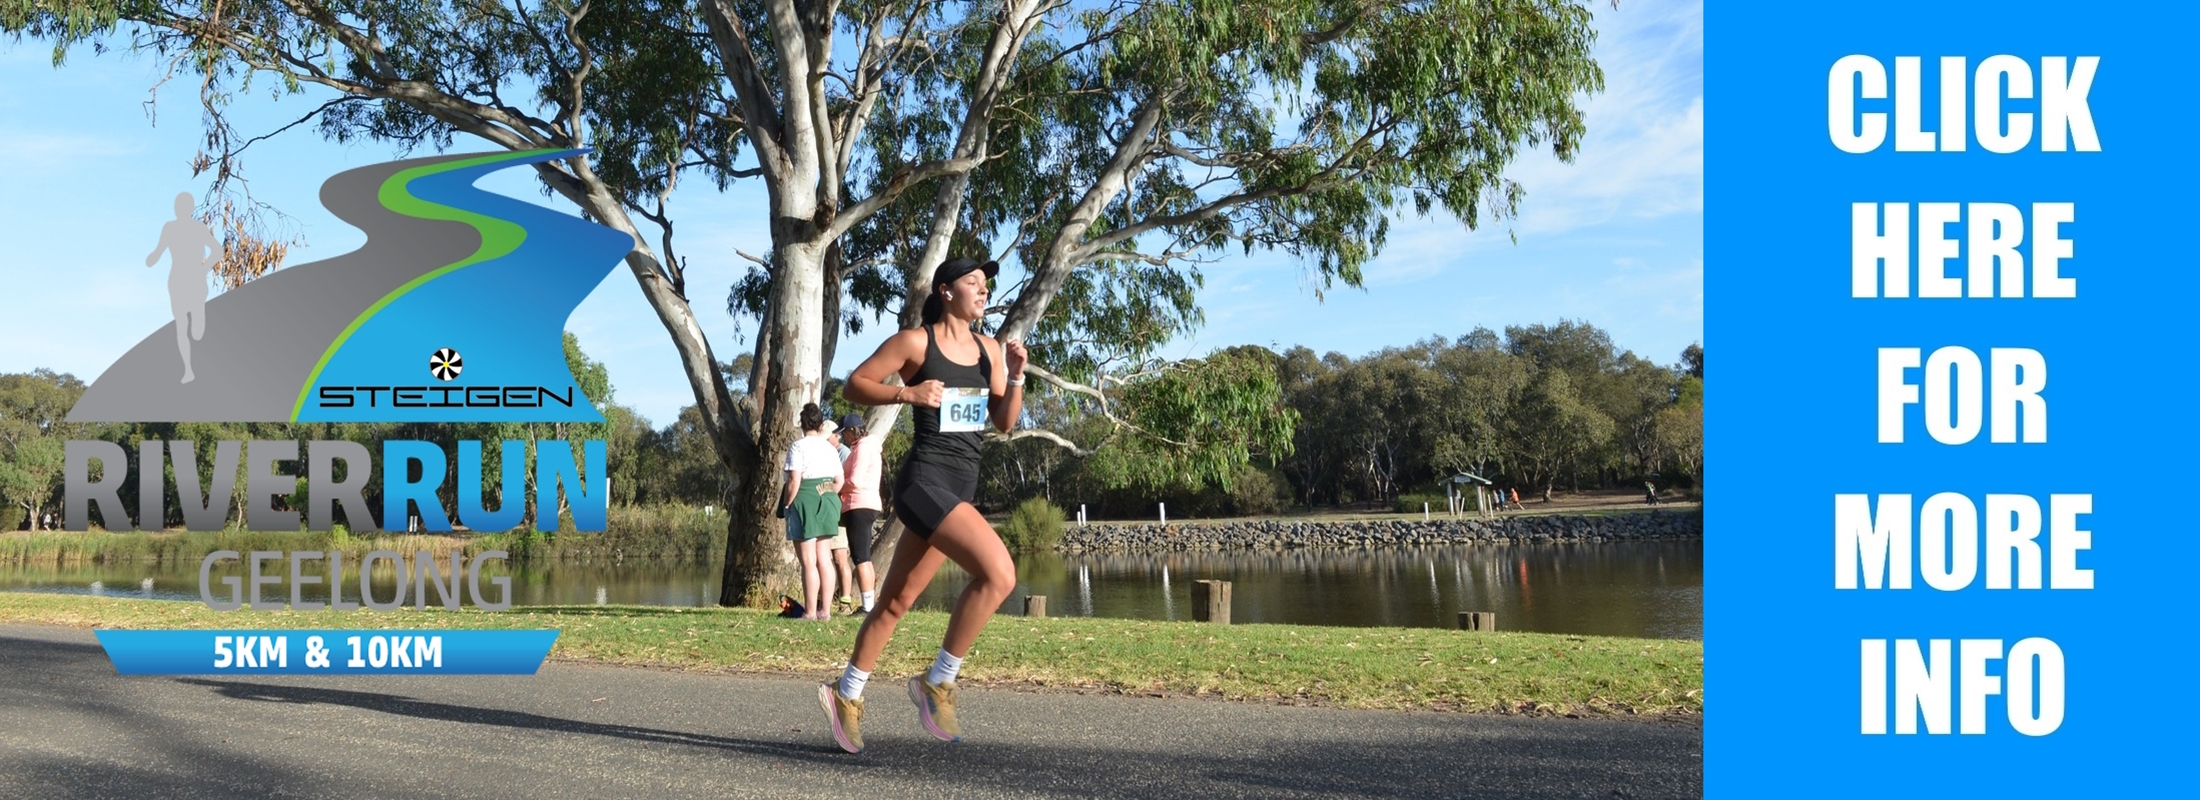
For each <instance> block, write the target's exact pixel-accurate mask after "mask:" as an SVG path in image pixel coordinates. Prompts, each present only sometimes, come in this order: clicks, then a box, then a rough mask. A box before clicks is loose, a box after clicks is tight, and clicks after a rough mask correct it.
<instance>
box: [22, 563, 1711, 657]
mask: <svg viewBox="0 0 2200 800" xmlns="http://www.w3.org/2000/svg"><path fill="white" fill-rule="evenodd" d="M881 566H882V567H883V563H882V564H881ZM346 568H347V569H355V568H356V567H355V565H348V564H347V565H346ZM318 572H319V570H318V569H316V568H314V567H309V568H308V570H307V574H308V575H309V576H311V575H315V574H318ZM1016 572H1017V587H1016V593H1015V594H1014V595H1012V596H1010V597H1009V599H1008V602H1007V604H1005V605H1004V606H1003V610H1004V611H1006V612H1008V613H1022V610H1023V608H1024V596H1025V595H1027V594H1035V595H1044V596H1045V597H1046V598H1047V613H1048V614H1049V615H1050V616H1057V617H1061V616H1098V617H1127V618H1135V619H1174V620H1184V619H1190V618H1191V614H1192V598H1191V592H1192V582H1193V581H1195V580H1207V579H1216V580H1227V581H1230V582H1231V594H1232V601H1233V602H1232V603H1231V618H1232V621H1233V622H1236V623H1241V624H1242V623H1260V622H1274V623H1296V624H1306V625H1342V626H1396V627H1439V628H1450V627H1455V626H1456V625H1457V619H1458V613H1459V612H1461V611H1494V612H1496V613H1497V624H1498V628H1499V629H1500V630H1515V631H1537V632H1544V633H1580V634H1595V635H1604V636H1632V637H1647V638H1667V639H1699V638H1702V637H1703V541H1702V540H1701V539H1691V540H1684V541H1629V542H1584V543H1566V544H1464V545H1444V546H1426V547H1382V548H1369V549H1354V550H1334V549H1304V550H1256V551H1225V552H1203V553H1138V554H1095V553H1080V554H1063V553H1034V554H1026V555H1023V556H1020V557H1018V559H1017V564H1016ZM238 573H239V570H237V569H235V568H234V565H232V568H230V569H225V570H221V571H218V572H217V573H216V575H217V576H219V575H235V574H238ZM509 574H511V575H512V577H513V579H514V580H513V594H514V598H513V601H514V603H515V604H517V605H588V604H603V603H610V604H635V605H660V606H701V605H710V604H713V603H715V602H716V600H717V597H718V576H719V567H718V565H715V564H711V565H704V564H694V563H668V562H660V561H637V560H631V559H630V560H626V561H621V562H594V563H580V562H552V563H547V564H520V565H515V566H514V567H513V568H512V569H511V570H510V571H509ZM355 580H356V578H347V581H346V582H347V583H353V582H354V581H355ZM967 580H968V578H967V577H966V576H965V575H964V574H963V573H962V571H961V570H959V569H956V568H955V567H954V566H953V565H949V566H947V567H945V568H943V569H942V570H941V571H940V574H939V575H938V577H936V578H934V580H933V582H932V585H931V587H930V588H928V589H927V590H926V591H925V593H924V597H923V600H922V601H921V603H920V606H922V607H929V608H940V609H944V608H947V607H949V606H950V605H951V604H952V603H953V602H954V597H955V594H956V593H957V592H959V591H961V589H962V587H963V585H964V584H965V583H966V582H967ZM394 582H395V575H394V574H393V573H392V572H391V571H390V570H388V569H387V568H385V569H384V570H382V571H381V572H380V573H378V574H377V575H376V576H375V578H374V580H373V581H372V583H373V585H374V586H376V587H378V589H379V590H378V591H377V596H380V597H388V596H389V595H390V594H391V593H392V591H393V589H392V586H393V584H394ZM217 584H218V578H217ZM356 588H357V587H356V585H355V584H354V585H353V586H351V588H350V589H348V590H347V591H346V599H347V600H353V601H356V600H357V598H356V597H354V596H353V595H354V594H355V593H356ZM484 588H485V589H487V588H489V587H486V586H485V587H484ZM198 589H199V587H198V564H196V563H191V564H161V565H155V564H105V565H97V564H71V565H65V566H60V567H56V566H52V565H21V564H10V565H0V590H15V591H41V592H67V593H79V594H84V593H90V594H104V595H111V596H117V597H146V598H153V599H168V600H194V601H195V600H197V599H198ZM284 593H285V594H287V591H285V592H284ZM316 595H318V596H319V597H320V598H323V599H325V597H326V592H325V590H322V591H320V592H318V593H308V594H307V597H308V598H309V599H311V598H314V597H315V596H316ZM430 597H431V602H433V598H434V597H435V596H434V595H433V594H432V593H431V595H430Z"/></svg>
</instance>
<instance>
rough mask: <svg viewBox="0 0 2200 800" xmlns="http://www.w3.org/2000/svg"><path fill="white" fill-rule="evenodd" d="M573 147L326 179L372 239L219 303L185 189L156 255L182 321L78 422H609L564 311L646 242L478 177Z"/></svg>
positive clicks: (434, 160)
mask: <svg viewBox="0 0 2200 800" xmlns="http://www.w3.org/2000/svg"><path fill="white" fill-rule="evenodd" d="M578 152H582V151H571V150H534V151H526V152H516V153H495V154H487V155H483V154H465V155H447V156H436V157H431V158H419V159H409V160H404V161H393V162H389V163H385V164H376V165H373V166H368V167H361V168H359V169H354V170H349V171H346V172H343V173H339V174H337V175H336V176H335V177H333V178H330V179H329V180H328V181H327V182H326V183H324V184H323V185H322V187H321V202H322V204H323V205H325V206H326V207H327V208H328V210H329V211H330V212H332V213H334V214H335V215H336V216H337V217H339V218H341V219H343V220H344V221H345V222H348V223H350V224H352V225H354V226H356V227H358V228H359V229H360V230H363V231H365V232H366V233H367V243H366V244H365V245H364V246H362V247H361V248H359V249H358V250H355V251H353V252H350V253H346V254H344V255H340V256H337V257H335V258H331V259H327V260H325V261H316V262H312V263H308V264H300V265H297V266H294V267H290V268H287V269H283V270H280V271H277V272H274V273H272V274H269V275H267V276H265V277H262V278H259V279H257V280H254V281H252V282H250V283H247V284H245V285H244V286H242V287H239V288H237V289H234V290H231V291H228V292H225V293H223V294H221V295H220V296H218V297H214V298H211V299H208V298H207V297H206V296H205V289H204V276H205V274H206V268H207V266H208V265H210V264H211V263H213V262H214V261H218V260H219V258H220V251H219V245H218V244H216V243H215V242H214V240H213V237H212V234H211V232H209V231H207V230H206V229H205V226H204V225H203V224H200V223H198V222H197V221H196V220H195V219H192V218H191V216H190V213H189V211H190V205H189V197H188V195H186V196H182V197H179V198H178V208H179V210H178V212H177V219H175V220H174V221H171V222H169V223H168V225H167V227H165V228H164V229H163V230H162V233H161V239H160V244H159V249H156V250H155V251H154V253H153V256H152V257H151V258H149V259H147V261H148V263H149V264H150V263H157V261H158V259H159V256H160V255H161V253H162V252H163V251H165V252H167V253H168V254H169V257H170V259H171V261H172V266H171V275H170V280H169V282H168V283H169V287H168V288H169V291H170V295H171V297H170V304H171V306H172V307H173V310H174V311H175V312H176V318H175V321H174V322H172V323H170V324H168V325H165V326H162V327H161V328H160V329H158V330H155V331H153V332H152V333H150V334H148V335H146V336H145V338H144V339H143V340H142V341H140V342H138V344H137V346H135V347H133V348H131V349H130V351H129V352H127V353H125V354H124V355H123V356H122V358H121V359H119V360H117V361H116V362H115V363H114V365H113V366H111V367H109V368H108V369H107V371H106V372H105V373H104V374H102V375H100V376H99V379H98V380H96V381H94V382H93V383H92V385H91V387H90V388H88V389H87V390H86V391H85V392H84V396H83V398H82V399H81V400H79V401H78V402H77V404H76V406H75V408H73V409H71V410H70V412H69V419H70V420H71V421H74V422H601V421H602V420H603V417H602V415H601V414H600V413H598V411H597V409H596V406H595V403H594V402H592V401H591V400H590V399H589V398H588V397H587V396H586V395H585V394H583V393H582V392H581V391H580V390H579V388H578V387H577V385H576V382H575V381H574V379H573V373H572V371H571V369H570V368H569V367H568V366H567V365H566V361H565V349H564V329H565V320H566V317H568V316H570V315H571V314H572V312H573V309H574V307H576V306H578V305H580V302H581V301H582V300H583V299H586V298H587V297H588V294H589V293H590V292H592V291H594V290H595V288H596V285H597V284H598V283H601V282H602V281H603V278H604V276H605V275H607V274H609V273H610V271H611V270H612V269H613V268H615V267H617V265H618V264H619V260H620V258H621V257H623V256H625V254H626V253H627V251H629V250H631V249H632V248H633V239H632V238H631V237H630V236H628V235H627V234H624V233H620V232H618V231H616V230H613V229H611V228H608V227H605V226H602V225H598V224H595V223H593V222H589V221H586V220H582V219H580V218H577V217H573V216H570V215H566V214H561V213H558V212H556V211H552V210H550V209H547V208H544V207H541V206H538V205H535V204H532V203H527V202H522V201H519V200H515V199H513V198H509V197H505V196H503V195H499V194H495V193H491V192H487V191H483V190H481V189H478V188H475V186H474V182H475V181H477V180H479V179H481V178H482V177H483V176H485V175H488V174H489V173H491V172H495V171H497V170H502V169H508V168H511V167H519V166H525V165H528V164H534V163H538V162H542V161H549V160H553V159H559V158H566V157H570V156H572V155H575V154H576V153H578ZM209 250H211V251H212V255H211V256H207V255H206V253H207V252H208V251H209ZM461 353H463V354H464V356H463V357H462V356H461V355H460V354H461ZM423 356H426V358H425V361H426V362H427V369H426V370H425V374H423V370H421V362H422V361H423V358H422V357H423ZM469 362H470V363H469Z"/></svg>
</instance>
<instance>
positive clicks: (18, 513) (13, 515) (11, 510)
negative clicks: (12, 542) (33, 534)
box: [0, 504, 23, 531]
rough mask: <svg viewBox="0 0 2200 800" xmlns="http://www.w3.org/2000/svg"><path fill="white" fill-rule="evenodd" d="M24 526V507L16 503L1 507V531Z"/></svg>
mask: <svg viewBox="0 0 2200 800" xmlns="http://www.w3.org/2000/svg"><path fill="white" fill-rule="evenodd" d="M21 527H23V509H21V508H17V507H16V506H14V505H12V504H11V505H8V506H6V507H0V531H12V530H15V529H17V528H21Z"/></svg>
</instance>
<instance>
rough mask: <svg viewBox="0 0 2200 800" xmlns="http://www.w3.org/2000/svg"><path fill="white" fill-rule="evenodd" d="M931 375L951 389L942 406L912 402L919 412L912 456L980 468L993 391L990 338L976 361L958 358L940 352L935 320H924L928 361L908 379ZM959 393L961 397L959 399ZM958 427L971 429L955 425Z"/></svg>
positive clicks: (922, 379)
mask: <svg viewBox="0 0 2200 800" xmlns="http://www.w3.org/2000/svg"><path fill="white" fill-rule="evenodd" d="M931 380H936V381H939V382H940V383H941V384H942V385H944V386H946V387H947V394H945V395H943V396H942V397H941V398H940V407H939V408H925V407H923V406H918V405H912V406H910V408H911V409H912V410H913V412H914V414H915V417H916V419H915V422H916V426H917V436H916V441H915V442H914V443H912V444H911V445H910V447H909V461H910V463H913V464H930V465H933V466H939V467H946V468H948V469H952V470H955V471H957V472H963V473H966V474H967V473H974V472H977V470H978V443H979V436H980V429H982V428H983V427H984V424H985V422H986V419H985V417H986V415H987V414H989V413H990V409H991V405H992V394H993V361H992V359H991V358H989V357H988V356H987V354H986V349H985V344H984V343H983V342H980V343H979V344H978V363H977V364H976V365H975V366H972V365H968V364H957V363H955V362H953V361H949V360H947V355H946V354H945V353H942V352H940V343H939V340H938V339H935V338H933V335H932V326H930V325H926V326H924V364H923V365H922V366H919V367H917V375H916V377H915V378H914V379H912V380H911V381H910V382H909V383H910V384H911V385H915V384H920V383H923V382H925V381H931ZM957 389H963V390H969V389H976V390H977V391H976V392H975V393H974V395H975V396H974V397H973V396H972V393H969V392H962V393H958V392H957V391H956V390H957ZM958 399H960V401H961V402H959V403H958V402H957V400H958ZM943 417H944V418H946V419H945V422H946V425H945V426H944V427H946V428H948V430H945V431H943V430H941V428H942V427H943V426H942V424H941V423H942V421H943V420H942V418H943ZM956 428H967V429H969V430H954V429H956Z"/></svg>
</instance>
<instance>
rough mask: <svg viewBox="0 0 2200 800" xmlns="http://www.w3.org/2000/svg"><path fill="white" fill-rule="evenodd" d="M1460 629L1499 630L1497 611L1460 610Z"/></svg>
mask: <svg viewBox="0 0 2200 800" xmlns="http://www.w3.org/2000/svg"><path fill="white" fill-rule="evenodd" d="M1459 629H1460V630H1463V631H1494V630H1497V612H1495V611H1461V612H1459Z"/></svg>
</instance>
